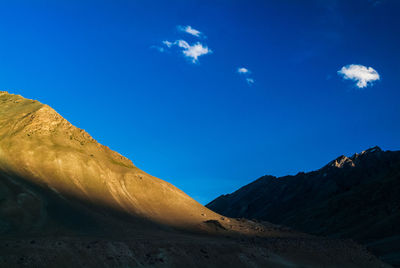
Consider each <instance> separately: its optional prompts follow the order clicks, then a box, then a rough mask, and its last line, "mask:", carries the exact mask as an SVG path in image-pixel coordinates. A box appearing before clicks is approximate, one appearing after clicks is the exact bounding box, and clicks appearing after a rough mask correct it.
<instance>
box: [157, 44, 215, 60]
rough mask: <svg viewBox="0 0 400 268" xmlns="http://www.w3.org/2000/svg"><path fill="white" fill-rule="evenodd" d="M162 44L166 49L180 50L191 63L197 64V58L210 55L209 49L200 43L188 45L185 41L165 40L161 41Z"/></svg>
mask: <svg viewBox="0 0 400 268" xmlns="http://www.w3.org/2000/svg"><path fill="white" fill-rule="evenodd" d="M162 43H163V44H164V45H165V46H166V47H167V48H171V47H172V46H177V47H179V48H181V51H182V54H183V55H184V56H185V57H186V58H188V59H190V61H191V62H193V63H197V62H198V58H199V57H200V56H203V55H207V54H210V53H212V50H211V49H209V48H208V47H207V46H205V45H203V44H202V43H200V42H197V43H195V44H193V45H190V44H189V43H188V42H186V41H185V40H176V41H175V42H170V41H167V40H165V41H162ZM159 50H160V49H159ZM160 52H163V51H162V50H160Z"/></svg>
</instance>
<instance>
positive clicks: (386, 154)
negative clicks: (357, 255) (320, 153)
mask: <svg viewBox="0 0 400 268" xmlns="http://www.w3.org/2000/svg"><path fill="white" fill-rule="evenodd" d="M207 207H208V208H210V209H212V210H214V211H216V212H218V213H221V214H223V215H227V216H230V217H245V218H249V219H259V220H266V221H270V222H272V223H275V224H282V225H285V226H290V227H292V228H294V229H296V230H300V231H303V232H307V233H312V234H317V235H324V236H329V237H341V238H351V239H354V240H356V241H358V242H360V243H363V244H364V245H366V247H367V248H368V249H369V250H371V251H372V252H374V253H375V254H376V255H378V256H379V257H381V259H382V260H384V261H386V262H389V263H391V264H393V265H396V266H400V151H382V150H381V149H380V148H379V147H374V148H370V149H368V150H366V151H363V152H361V153H358V154H354V155H353V156H351V157H346V156H340V157H338V158H337V159H335V160H333V161H332V162H330V163H329V164H327V165H326V166H324V167H323V168H321V169H319V170H317V171H313V172H308V173H303V172H302V173H299V174H297V175H295V176H285V177H280V178H276V177H273V176H264V177H261V178H259V179H258V180H256V181H254V182H252V183H250V184H248V185H246V186H244V187H242V188H240V189H239V190H237V191H236V192H234V193H232V194H228V195H223V196H220V197H218V198H217V199H215V200H214V201H212V202H211V203H209V204H208V205H207Z"/></svg>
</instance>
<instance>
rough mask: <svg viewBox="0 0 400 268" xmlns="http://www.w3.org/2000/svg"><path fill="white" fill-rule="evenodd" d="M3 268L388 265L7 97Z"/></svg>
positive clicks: (1, 162)
mask: <svg viewBox="0 0 400 268" xmlns="http://www.w3.org/2000/svg"><path fill="white" fill-rule="evenodd" d="M0 101H1V110H0V137H1V140H0V169H1V181H0V183H1V196H0V197H1V203H0V219H1V242H0V248H1V250H0V254H1V255H0V266H2V267H45V266H47V267H72V266H79V267H143V266H144V267H146V266H155V267H221V266H225V265H229V266H232V267H254V266H257V267H292V266H294V267H301V266H306V267H322V266H323V267H339V266H341V267H385V266H386V265H385V264H384V263H383V262H381V261H380V260H378V259H377V258H376V257H375V256H374V255H372V254H371V253H370V252H369V251H368V250H366V248H365V247H363V246H360V245H359V244H356V243H355V242H353V241H350V240H344V239H334V238H324V237H319V236H313V235H308V234H305V233H301V232H297V231H294V230H292V229H289V228H287V227H283V226H280V225H273V224H270V223H268V222H264V221H254V220H246V219H235V218H228V217H225V216H223V215H222V214H217V213H215V212H213V211H211V210H210V209H208V208H206V207H204V206H202V205H200V204H199V203H197V202H196V201H194V200H193V199H191V198H190V197H189V196H187V195H186V194H185V193H183V192H182V191H180V190H179V189H177V188H176V187H174V186H173V185H171V184H169V183H167V182H165V181H163V180H160V179H157V178H155V177H152V176H150V175H148V174H146V173H145V172H143V171H141V170H139V169H138V168H136V167H135V166H134V165H133V164H132V162H131V161H130V160H128V159H126V158H125V157H123V156H121V155H119V154H118V153H116V152H114V151H111V150H110V149H108V148H107V147H105V146H103V145H100V144H99V143H97V142H96V141H95V140H94V139H93V138H91V136H90V135H89V134H87V133H86V132H85V131H84V130H82V129H78V128H76V127H74V126H73V125H71V124H70V123H69V122H68V121H66V120H65V119H64V118H63V117H62V116H60V115H59V114H58V113H57V112H56V111H54V110H53V109H52V108H50V107H49V106H47V105H44V104H41V103H40V102H38V101H35V100H30V99H25V98H23V97H21V96H18V95H12V94H8V93H7V92H2V93H1V95H0Z"/></svg>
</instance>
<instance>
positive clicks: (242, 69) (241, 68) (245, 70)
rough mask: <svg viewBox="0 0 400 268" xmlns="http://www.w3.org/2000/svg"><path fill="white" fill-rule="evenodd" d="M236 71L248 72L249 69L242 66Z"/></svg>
mask: <svg viewBox="0 0 400 268" xmlns="http://www.w3.org/2000/svg"><path fill="white" fill-rule="evenodd" d="M237 72H238V73H240V74H247V73H250V71H249V69H247V68H244V67H240V68H238V69H237Z"/></svg>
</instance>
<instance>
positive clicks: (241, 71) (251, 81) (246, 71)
mask: <svg viewBox="0 0 400 268" xmlns="http://www.w3.org/2000/svg"><path fill="white" fill-rule="evenodd" d="M237 72H238V73H239V74H240V75H243V76H244V77H245V78H246V82H247V84H248V85H249V86H251V85H252V84H254V79H253V78H251V77H249V75H250V74H251V71H250V70H249V69H247V68H245V67H239V68H237Z"/></svg>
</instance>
